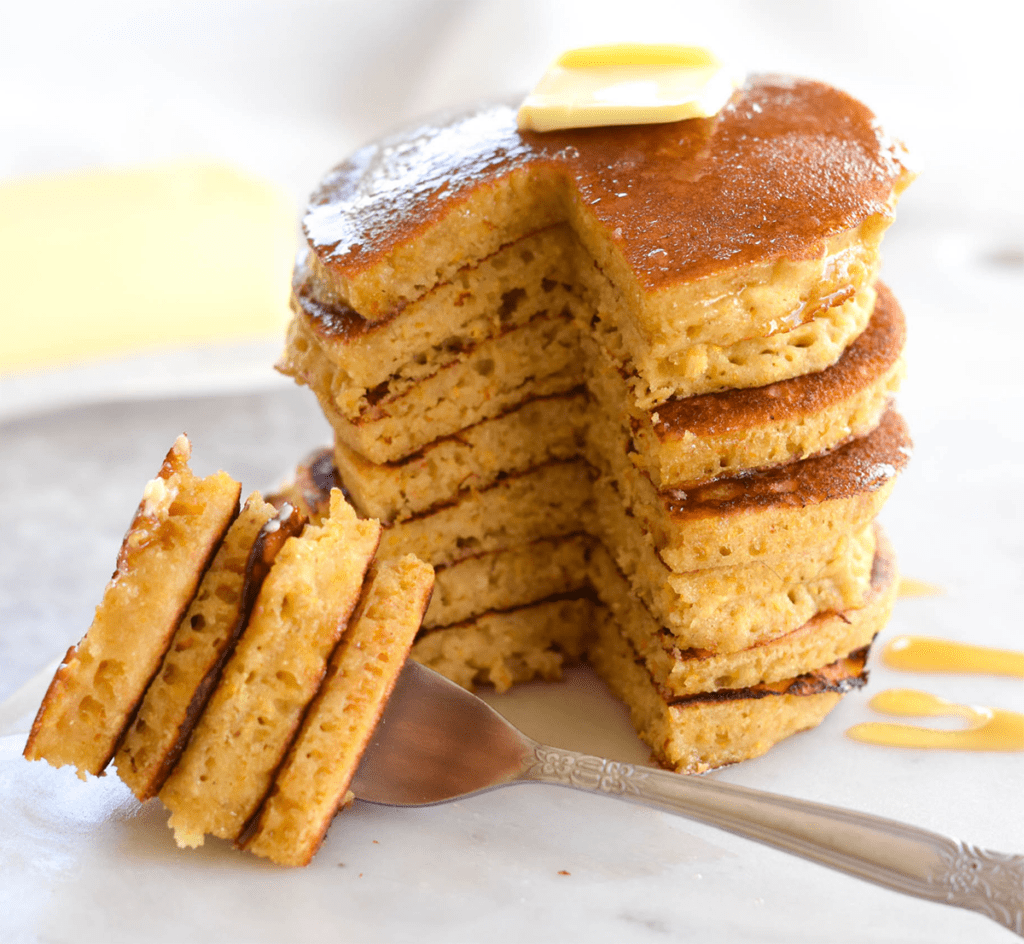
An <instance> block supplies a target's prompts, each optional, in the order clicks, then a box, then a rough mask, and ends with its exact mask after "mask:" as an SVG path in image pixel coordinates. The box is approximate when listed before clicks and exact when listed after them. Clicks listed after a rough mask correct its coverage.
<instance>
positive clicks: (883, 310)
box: [652, 282, 906, 442]
mask: <svg viewBox="0 0 1024 944" xmlns="http://www.w3.org/2000/svg"><path fill="white" fill-rule="evenodd" d="M876 288H877V290H878V298H877V300H876V302H875V308H874V311H873V312H872V315H871V321H870V322H869V323H868V326H867V328H866V329H865V330H864V331H863V332H862V333H861V335H860V337H858V338H857V340H856V341H854V342H853V344H851V345H850V346H849V347H848V348H847V349H846V350H845V351H844V352H843V355H842V357H840V358H839V360H838V361H837V362H836V363H835V364H833V365H832V366H831V367H828V368H826V369H825V370H822V371H818V372H817V373H814V374H804V375H802V376H800V377H794V378H792V379H791V380H782V381H779V382H778V383H773V384H768V385H767V386H765V387H751V388H747V389H740V390H723V391H721V392H720V393H708V394H702V395H699V396H695V397H682V398H678V399H674V400H668V401H667V402H665V403H662V404H659V405H658V407H657V409H656V410H653V411H652V417H653V416H657V422H655V423H654V432H655V434H656V435H657V437H658V439H659V440H660V441H661V442H671V441H672V440H676V439H682V438H683V437H684V436H685V435H686V434H687V433H692V434H693V435H695V436H715V435H721V434H722V433H725V432H728V431H733V430H741V429H745V428H747V427H750V426H756V425H759V424H761V423H763V422H764V421H765V417H771V419H772V420H773V421H781V420H783V419H788V418H792V417H797V416H801V415H804V416H806V415H810V414H813V413H818V412H820V411H822V410H824V409H825V408H826V407H827V406H829V405H830V404H832V403H838V402H839V401H840V400H844V399H846V398H847V397H849V396H852V395H853V394H855V393H856V392H857V391H859V390H862V389H864V388H865V387H867V386H868V385H870V384H871V383H873V382H874V381H876V380H877V379H878V378H879V377H881V376H882V375H883V374H884V373H885V372H886V371H887V370H889V368H890V367H892V366H893V364H895V363H896V361H897V359H898V358H899V356H900V353H901V352H902V350H903V343H904V341H905V340H906V323H905V321H904V319H903V311H902V309H901V308H900V306H899V304H898V303H897V302H896V299H895V297H894V296H893V294H892V292H891V291H889V289H888V288H887V287H886V286H885V285H883V284H882V283H880V282H879V283H877V284H876Z"/></svg>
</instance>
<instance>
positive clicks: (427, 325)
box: [285, 227, 576, 419]
mask: <svg viewBox="0 0 1024 944" xmlns="http://www.w3.org/2000/svg"><path fill="white" fill-rule="evenodd" d="M575 252H576V244H575V242H574V240H573V239H572V236H571V234H570V233H569V232H568V230H567V229H566V228H565V227H549V228H548V229H546V230H542V231H540V232H539V233H531V234H530V235H528V236H525V237H523V238H522V239H520V240H517V241H516V242H515V243H513V244H511V245H509V246H504V247H502V248H501V249H500V250H498V252H496V253H494V255H492V256H490V257H488V258H486V259H482V260H480V261H479V262H477V263H476V264H475V265H473V266H471V267H467V268H466V269H465V270H464V271H461V272H458V273H456V275H455V277H454V278H453V279H452V280H451V281H449V282H445V283H442V284H439V285H435V286H434V287H433V288H432V289H430V290H429V291H428V292H426V293H425V294H424V295H423V296H421V297H420V298H418V299H416V301H414V302H412V303H411V304H409V305H407V306H405V308H403V309H402V311H401V312H400V313H396V315H394V316H393V317H391V318H388V319H386V320H384V321H380V322H377V323H375V324H371V323H370V322H367V321H366V320H365V319H364V318H362V317H361V316H360V315H359V314H357V313H356V312H355V311H353V310H352V309H351V308H348V307H347V306H345V304H344V303H342V302H337V301H332V299H331V297H330V293H329V291H328V292H327V294H326V297H323V295H324V292H325V286H323V285H322V284H321V283H319V282H317V281H316V280H315V279H313V278H312V276H311V273H310V270H309V261H308V256H307V258H306V259H304V260H300V261H299V263H298V265H297V266H296V269H295V277H294V279H293V283H292V296H291V306H292V310H293V311H294V313H295V318H294V319H293V321H292V324H291V328H290V329H289V330H290V333H289V337H288V342H287V346H286V355H285V363H287V362H289V361H291V362H293V363H294V364H295V365H296V366H297V368H298V372H299V373H302V371H303V367H302V366H301V365H306V367H307V369H311V370H319V369H320V363H321V361H322V362H323V363H328V364H330V365H331V371H332V374H331V381H330V384H329V387H330V389H331V393H332V396H333V402H334V404H335V409H336V410H337V412H338V413H339V414H340V415H341V416H344V417H347V418H349V419H355V418H357V417H358V416H359V414H360V413H361V412H362V411H363V410H365V409H366V408H367V407H368V406H370V405H371V404H370V401H369V399H368V397H371V394H372V397H376V398H377V399H379V398H380V396H381V393H382V392H383V390H384V389H386V390H387V391H388V393H389V394H391V395H395V394H397V393H400V392H401V391H402V390H403V389H404V388H406V387H407V386H409V385H410V384H412V383H415V382H416V381H417V380H422V379H424V378H426V377H429V376H431V375H432V374H434V373H436V372H437V371H438V370H440V369H441V368H443V367H445V366H447V365H449V364H451V363H452V362H453V361H455V360H457V359H458V356H459V355H460V354H461V353H463V351H465V349H466V348H468V347H471V346H475V345H478V344H480V343H481V342H482V341H484V340H486V339H488V338H494V337H496V336H498V335H499V334H501V333H502V332H504V331H508V330H510V329H513V328H518V327H522V326H523V325H525V324H527V323H528V322H529V321H531V320H532V319H533V318H534V317H535V316H536V315H538V314H540V313H542V312H550V311H561V310H562V309H563V308H565V307H566V306H567V305H572V303H573V302H574V301H575V297H574V296H573V295H572V293H571V292H570V291H569V285H568V284H567V283H568V282H569V280H570V278H571V275H572V272H573V269H574V265H575V264H574V253H575ZM311 350H313V351H314V352H315V354H316V357H315V358H311V357H310V356H308V355H309V354H310V352H311Z"/></svg>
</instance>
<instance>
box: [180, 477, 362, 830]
mask: <svg viewBox="0 0 1024 944" xmlns="http://www.w3.org/2000/svg"><path fill="white" fill-rule="evenodd" d="M379 535H380V526H379V525H378V524H377V523H376V522H373V521H360V520H358V519H357V518H356V516H355V513H354V512H353V511H352V509H351V507H350V506H348V505H347V504H346V503H345V502H344V500H343V499H342V497H341V495H340V493H338V492H335V493H334V494H333V495H332V497H331V507H330V516H329V517H328V518H327V519H326V520H325V521H324V523H323V524H322V525H320V526H311V527H309V528H307V530H306V531H305V532H303V534H302V535H301V536H300V537H298V538H291V539H289V541H288V542H287V543H286V544H285V546H284V547H283V548H282V549H281V551H280V553H279V554H278V557H277V561H276V562H275V565H274V568H273V569H272V570H271V572H270V574H268V576H267V578H266V580H265V581H264V583H263V587H262V588H261V590H260V594H259V597H258V598H257V601H256V605H255V606H254V607H253V613H252V617H251V618H250V620H249V625H248V626H247V628H246V630H245V632H244V633H243V634H242V637H241V639H240V640H239V642H238V645H237V646H236V648H235V651H234V653H233V654H232V656H231V659H230V660H229V661H228V663H227V665H226V666H225V669H224V674H223V676H222V678H221V682H220V685H218V687H217V689H216V690H215V691H214V693H213V695H212V697H211V699H210V702H209V704H208V705H207V708H206V711H205V712H204V713H203V716H202V718H201V719H200V721H199V724H198V725H197V726H196V728H195V730H194V731H193V733H192V737H191V740H190V741H189V745H188V747H187V748H186V749H185V752H184V753H183V754H182V757H181V760H180V761H179V762H178V765H177V767H175V769H174V770H173V771H172V773H171V775H170V777H168V779H167V781H166V783H165V784H164V786H163V789H162V790H161V791H160V799H161V800H162V801H163V803H164V805H165V806H167V808H168V809H170V810H171V818H170V826H171V828H172V829H173V830H174V832H175V838H176V840H177V841H178V843H179V845H197V844H201V843H202V839H203V834H204V833H212V834H213V835H216V836H220V837H222V838H225V839H235V838H236V837H237V836H238V835H239V833H240V832H241V830H242V828H243V827H244V826H245V824H246V823H247V822H248V820H249V818H250V817H251V816H252V815H253V813H255V812H256V809H257V808H258V806H259V804H260V802H261V800H262V799H263V797H264V795H265V794H266V792H267V790H268V789H269V788H270V783H271V780H272V778H273V774H274V771H275V770H276V768H277V766H278V764H279V763H280V762H281V759H282V757H283V756H284V753H285V751H286V750H287V748H288V745H289V744H290V742H291V739H292V737H293V736H294V734H295V731H296V729H297V728H298V725H299V723H300V722H301V720H302V713H303V711H304V710H305V707H306V704H307V703H308V702H309V700H310V699H311V698H312V697H313V695H314V694H315V693H316V691H317V689H318V688H319V686H320V682H321V681H322V679H323V676H324V672H325V671H326V666H327V658H328V656H329V655H330V653H331V651H332V650H333V648H334V646H335V645H336V644H337V642H338V639H339V638H340V636H341V633H342V632H343V631H344V629H345V626H346V624H347V621H348V617H349V615H350V614H351V612H352V610H353V609H354V608H355V605H356V603H357V601H358V599H359V594H360V592H361V589H362V584H363V577H364V575H365V573H366V569H367V567H368V566H369V565H370V561H371V560H372V559H373V555H374V553H375V552H376V550H377V543H378V540H379Z"/></svg>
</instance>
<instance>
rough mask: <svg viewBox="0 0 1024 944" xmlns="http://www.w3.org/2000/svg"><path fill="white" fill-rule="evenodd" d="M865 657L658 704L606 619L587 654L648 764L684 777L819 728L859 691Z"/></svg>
mask: <svg viewBox="0 0 1024 944" xmlns="http://www.w3.org/2000/svg"><path fill="white" fill-rule="evenodd" d="M867 654H868V653H867V649H861V650H859V651H858V652H853V653H850V655H849V656H846V657H845V658H842V659H837V660H836V661H835V662H834V663H832V664H831V665H829V666H825V667H824V668H822V669H816V670H814V671H813V672H804V673H801V674H800V675H798V676H796V677H795V678H791V679H784V680H782V681H780V682H774V683H770V684H769V683H764V684H759V685H752V686H749V687H746V688H737V689H726V690H724V691H721V692H712V693H704V694H698V695H688V696H682V697H678V698H666V697H665V696H664V695H663V694H662V693H661V692H660V691H659V689H658V687H657V686H656V685H655V684H654V682H653V681H652V680H651V676H650V674H649V673H648V672H647V669H646V668H645V667H644V666H643V664H642V662H638V660H637V657H636V653H635V652H634V651H633V649H632V648H631V647H630V646H629V644H628V643H627V642H626V640H625V639H624V638H623V637H622V635H621V634H620V633H619V632H618V629H617V628H616V627H615V626H614V625H612V624H611V622H610V620H608V619H607V617H606V618H605V620H604V621H603V622H602V623H601V624H600V626H599V629H598V641H597V642H596V643H594V644H592V645H591V647H590V649H589V658H590V661H591V663H592V664H593V665H594V667H595V668H596V669H597V671H598V674H600V675H601V676H602V678H604V679H605V681H606V682H608V685H609V688H611V690H612V693H613V694H614V695H616V696H617V697H618V698H620V699H621V700H622V701H623V702H625V703H626V704H627V705H628V706H629V713H630V717H631V718H632V720H633V725H634V727H635V728H636V729H637V733H638V734H639V735H640V737H641V738H642V739H643V740H644V741H645V742H646V743H647V744H649V745H650V746H651V749H652V751H653V753H654V758H655V760H656V761H657V762H658V763H659V764H661V765H662V766H663V767H666V768H668V769H669V770H675V771H676V772H678V773H685V774H698V773H704V772H706V771H708V770H710V769H712V768H714V767H723V766H726V765H728V764H735V763H738V762H739V761H742V760H748V759H750V758H752V757H760V756H761V755H762V754H764V753H765V752H767V751H768V750H769V749H770V748H771V747H772V746H774V745H775V744H778V742H779V741H781V740H784V739H785V738H787V737H790V736H791V735H793V734H796V733H797V732H799V731H806V730H807V729H808V728H813V727H815V726H816V725H818V724H820V723H821V722H822V720H823V719H824V718H825V716H826V715H827V714H828V713H829V712H830V711H831V710H832V709H833V708H834V707H835V706H836V705H837V704H838V703H839V699H840V698H841V697H842V696H843V695H844V694H846V693H847V692H849V691H852V690H854V689H857V688H861V687H862V686H863V685H865V684H866V682H867V671H866V669H865V663H866V661H867Z"/></svg>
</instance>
